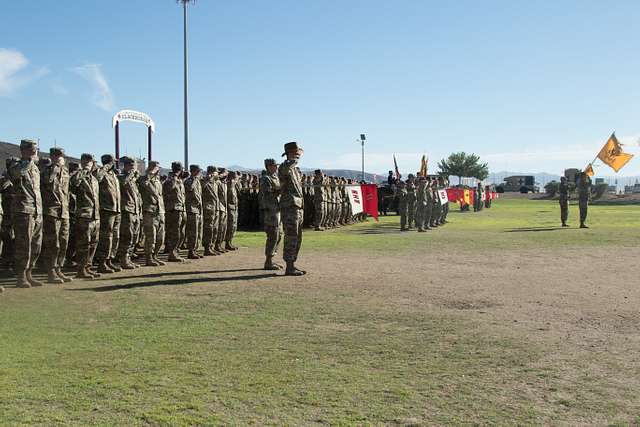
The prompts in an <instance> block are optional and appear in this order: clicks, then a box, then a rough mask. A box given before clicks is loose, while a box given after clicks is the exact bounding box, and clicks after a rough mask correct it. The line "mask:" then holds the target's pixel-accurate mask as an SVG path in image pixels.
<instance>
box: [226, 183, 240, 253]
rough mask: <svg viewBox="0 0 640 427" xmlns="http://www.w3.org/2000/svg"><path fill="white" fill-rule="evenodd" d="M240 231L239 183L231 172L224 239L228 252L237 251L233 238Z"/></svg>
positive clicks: (228, 184)
mask: <svg viewBox="0 0 640 427" xmlns="http://www.w3.org/2000/svg"><path fill="white" fill-rule="evenodd" d="M237 229H238V182H237V180H236V173H235V172H233V171H232V172H229V176H228V177H227V232H226V234H225V238H224V242H225V243H224V248H225V249H226V250H228V251H236V250H238V248H237V247H235V246H233V243H232V242H233V237H234V236H235V235H236V230H237Z"/></svg>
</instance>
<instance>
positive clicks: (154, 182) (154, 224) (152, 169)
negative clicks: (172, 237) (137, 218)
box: [138, 161, 165, 267]
mask: <svg viewBox="0 0 640 427" xmlns="http://www.w3.org/2000/svg"><path fill="white" fill-rule="evenodd" d="M159 173H160V163H158V162H156V161H150V162H149V166H148V167H147V174H146V175H145V176H143V177H141V178H140V180H139V181H138V187H139V189H140V195H141V196H142V215H143V216H142V229H143V232H144V254H145V259H146V265H147V266H148V267H158V266H161V265H165V263H164V261H160V260H159V259H158V254H159V253H160V249H161V248H162V245H163V243H164V198H163V197H162V183H161V182H160V177H159Z"/></svg>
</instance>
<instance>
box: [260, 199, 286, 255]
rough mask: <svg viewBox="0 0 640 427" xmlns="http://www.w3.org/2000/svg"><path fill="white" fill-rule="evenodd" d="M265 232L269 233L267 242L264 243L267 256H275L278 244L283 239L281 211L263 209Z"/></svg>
mask: <svg viewBox="0 0 640 427" xmlns="http://www.w3.org/2000/svg"><path fill="white" fill-rule="evenodd" d="M262 212H263V217H264V232H265V233H266V234H267V242H266V243H265V245H264V254H265V256H266V257H274V256H275V255H276V254H277V253H278V246H279V245H280V240H281V239H282V230H281V224H280V212H279V211H278V210H273V209H263V211H262Z"/></svg>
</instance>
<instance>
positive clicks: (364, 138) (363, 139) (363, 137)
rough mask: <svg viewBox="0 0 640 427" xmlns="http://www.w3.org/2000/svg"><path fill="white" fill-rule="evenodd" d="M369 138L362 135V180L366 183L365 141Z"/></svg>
mask: <svg viewBox="0 0 640 427" xmlns="http://www.w3.org/2000/svg"><path fill="white" fill-rule="evenodd" d="M366 139H367V138H366V137H365V135H364V133H361V134H360V144H361V145H362V180H363V181H365V179H364V141H365V140H366Z"/></svg>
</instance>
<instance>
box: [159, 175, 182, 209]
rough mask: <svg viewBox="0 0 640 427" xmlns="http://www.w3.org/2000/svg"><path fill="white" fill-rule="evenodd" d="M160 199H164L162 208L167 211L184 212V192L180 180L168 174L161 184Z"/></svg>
mask: <svg viewBox="0 0 640 427" xmlns="http://www.w3.org/2000/svg"><path fill="white" fill-rule="evenodd" d="M162 197H163V198H164V208H165V209H166V210H167V211H169V212H170V211H178V212H184V211H185V192H184V182H182V178H180V177H179V176H177V175H176V174H175V173H173V172H170V173H169V176H168V177H167V179H166V180H165V181H164V183H163V184H162Z"/></svg>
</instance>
